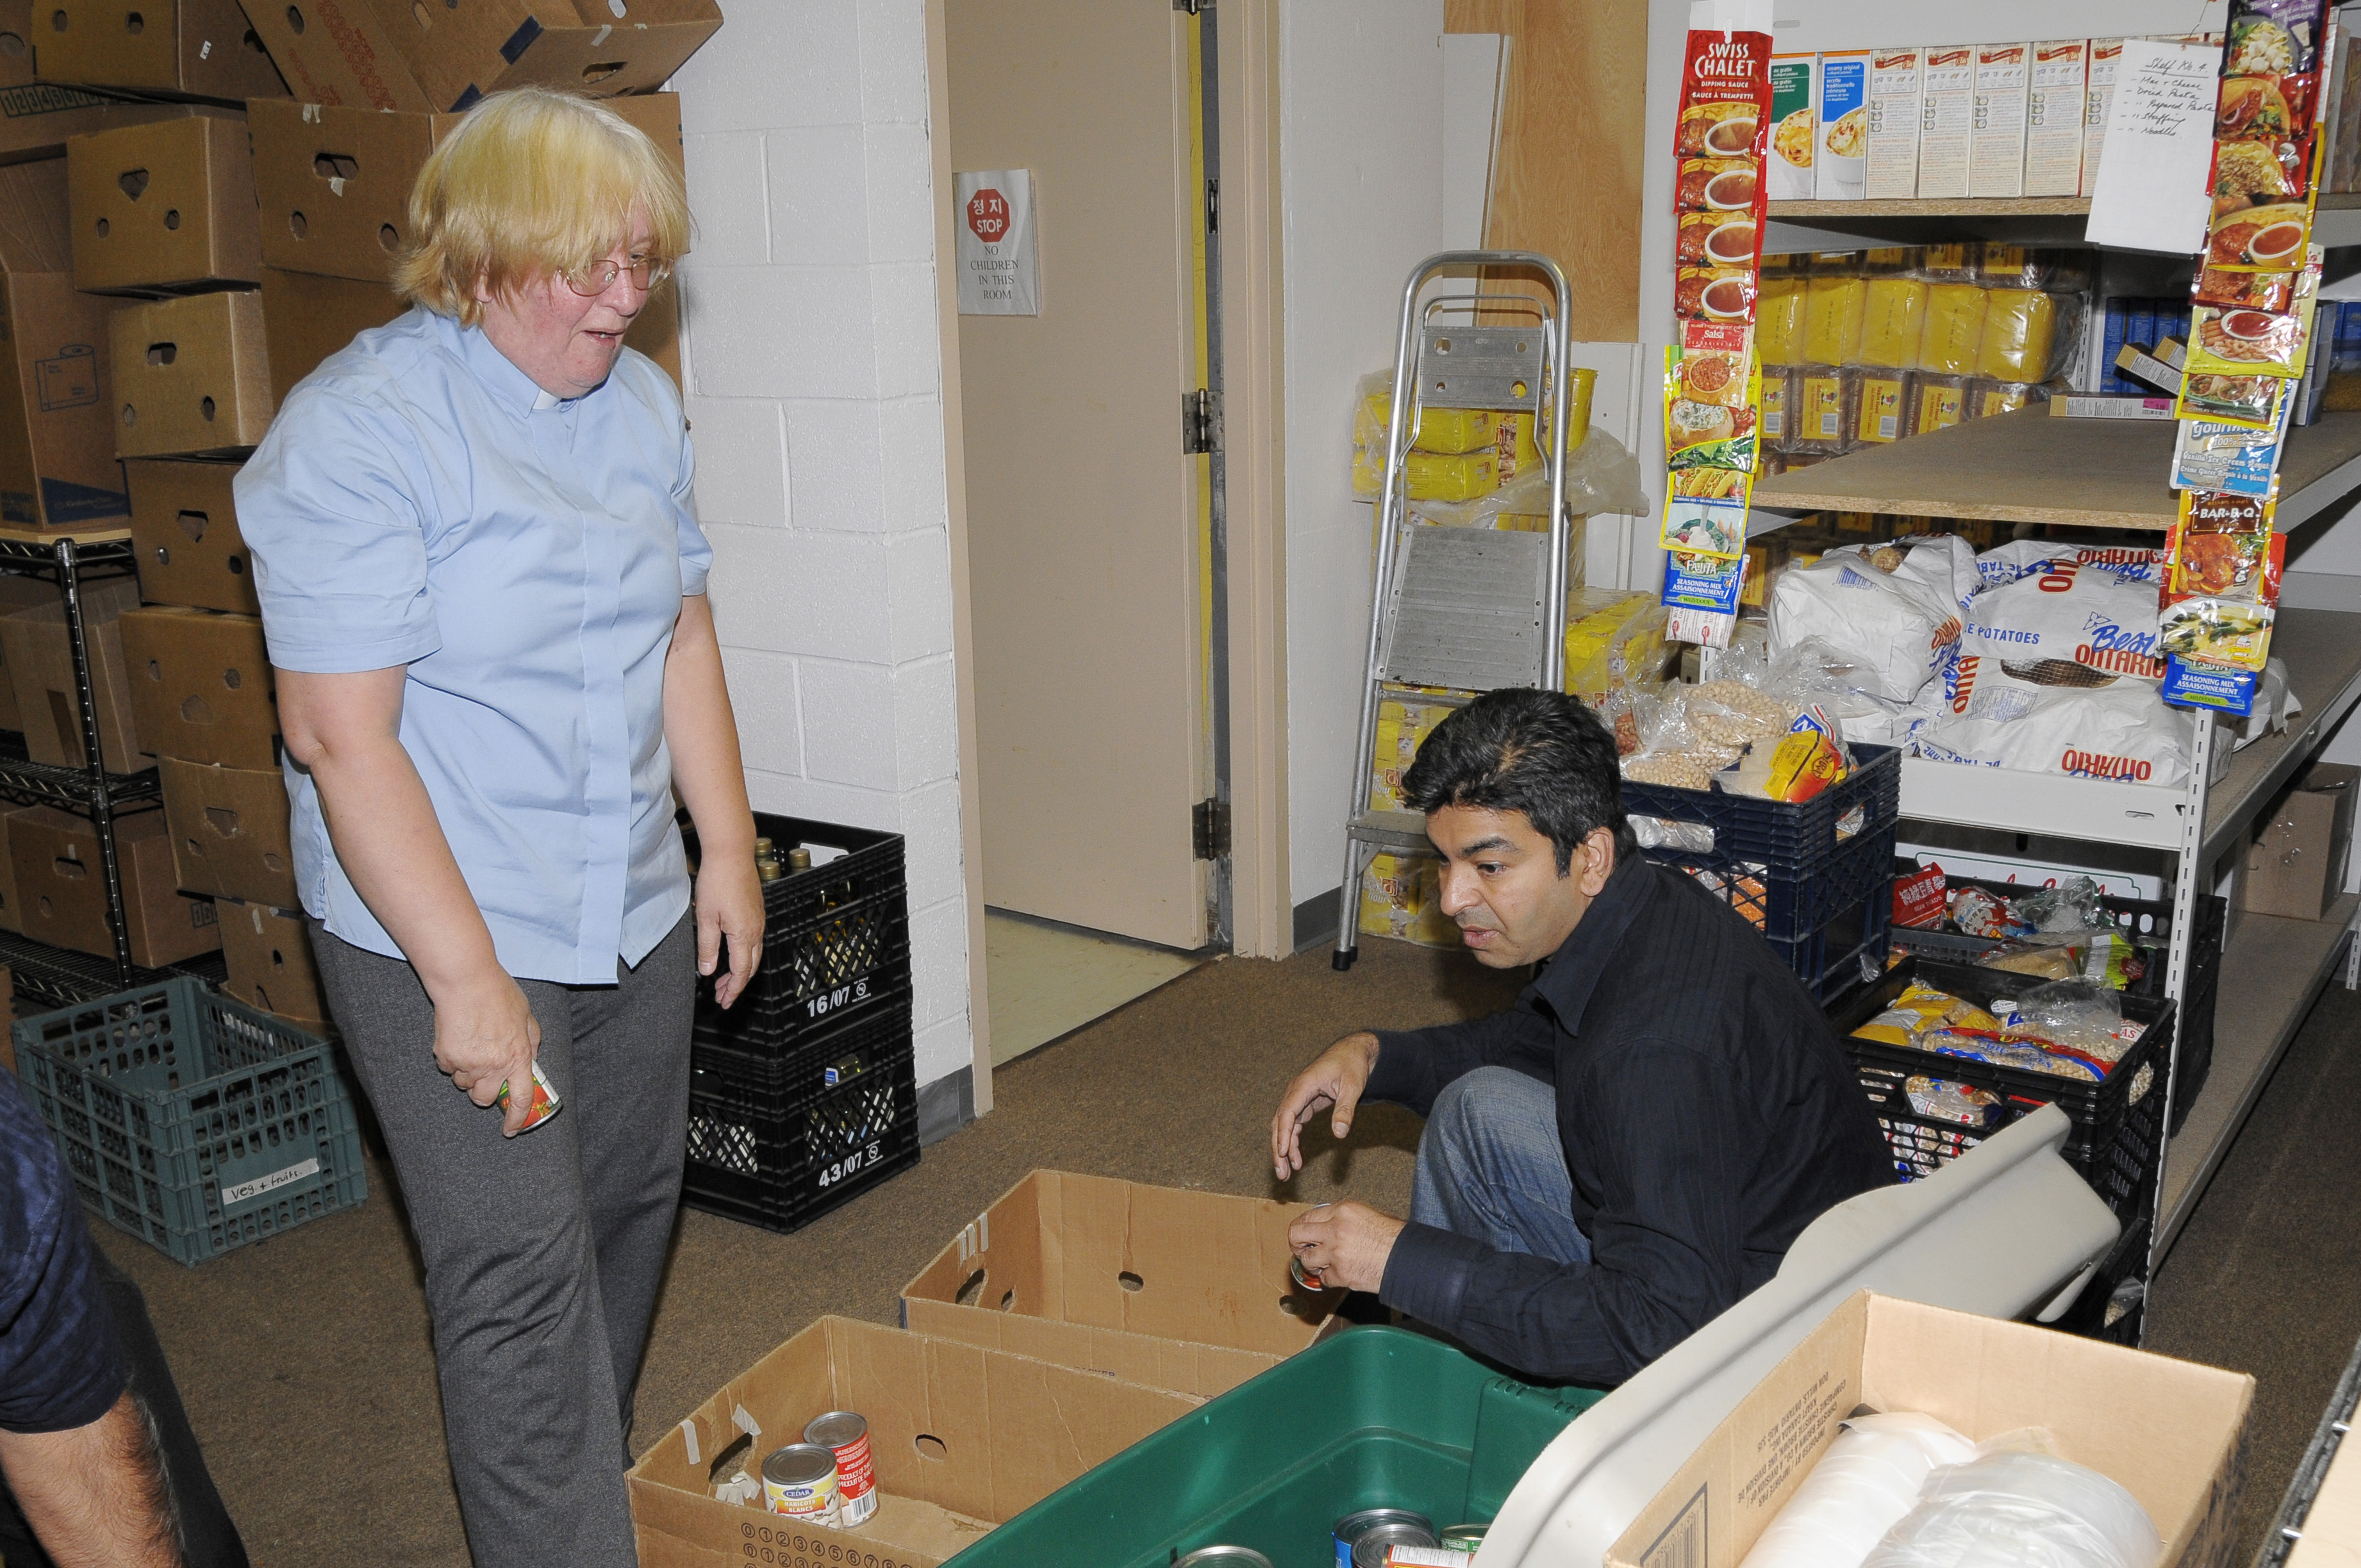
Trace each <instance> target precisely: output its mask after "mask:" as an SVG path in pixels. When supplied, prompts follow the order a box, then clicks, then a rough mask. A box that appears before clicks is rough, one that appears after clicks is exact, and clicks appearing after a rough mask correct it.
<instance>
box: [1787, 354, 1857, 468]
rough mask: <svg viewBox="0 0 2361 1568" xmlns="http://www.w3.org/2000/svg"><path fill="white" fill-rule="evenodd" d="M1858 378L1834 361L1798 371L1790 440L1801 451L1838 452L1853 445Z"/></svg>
mask: <svg viewBox="0 0 2361 1568" xmlns="http://www.w3.org/2000/svg"><path fill="white" fill-rule="evenodd" d="M1859 390H1860V387H1859V383H1858V379H1857V378H1849V377H1847V376H1846V374H1845V373H1844V371H1843V370H1841V369H1840V368H1839V367H1836V366H1833V365H1806V366H1805V367H1803V368H1802V369H1801V370H1799V371H1798V372H1797V373H1796V376H1795V390H1794V391H1793V393H1791V394H1790V396H1791V398H1792V400H1793V401H1794V403H1795V421H1794V422H1795V433H1794V434H1793V435H1791V436H1790V437H1789V438H1788V444H1790V445H1792V446H1794V447H1795V448H1796V449H1797V450H1799V451H1805V452H1826V453H1837V452H1846V451H1850V449H1851V446H1852V421H1853V412H1854V404H1853V402H1852V399H1853V397H1854V395H1855V394H1856V393H1857V392H1858V391H1859Z"/></svg>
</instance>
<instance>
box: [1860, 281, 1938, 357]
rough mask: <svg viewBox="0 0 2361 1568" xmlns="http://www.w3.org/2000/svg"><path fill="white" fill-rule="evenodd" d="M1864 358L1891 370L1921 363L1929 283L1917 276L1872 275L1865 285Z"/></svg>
mask: <svg viewBox="0 0 2361 1568" xmlns="http://www.w3.org/2000/svg"><path fill="white" fill-rule="evenodd" d="M1864 288H1865V290H1866V291H1867V300H1866V303H1865V305H1864V307H1863V309H1862V312H1861V353H1860V356H1859V358H1860V362H1861V364H1863V365H1875V366H1878V367H1881V368H1883V369H1888V370H1910V369H1915V368H1916V367H1917V364H1918V340H1919V338H1920V337H1921V336H1923V335H1924V334H1925V333H1926V329H1927V285H1926V284H1924V283H1922V282H1920V281H1919V280H1916V278H1872V279H1870V280H1868V282H1867V283H1866V284H1865V285H1864Z"/></svg>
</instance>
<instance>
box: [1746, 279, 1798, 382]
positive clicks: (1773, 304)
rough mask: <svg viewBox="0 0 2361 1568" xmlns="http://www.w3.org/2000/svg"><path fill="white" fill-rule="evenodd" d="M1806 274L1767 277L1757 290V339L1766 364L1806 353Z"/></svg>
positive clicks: (1784, 362)
mask: <svg viewBox="0 0 2361 1568" xmlns="http://www.w3.org/2000/svg"><path fill="white" fill-rule="evenodd" d="M1806 282H1807V280H1806V279H1803V278H1792V277H1791V278H1765V279H1763V281H1762V282H1761V283H1760V284H1759V285H1757V286H1756V288H1755V291H1754V343H1755V347H1756V348H1757V349H1758V350H1759V351H1760V352H1761V354H1762V356H1763V364H1765V365H1794V364H1796V363H1798V362H1799V361H1800V360H1802V358H1803V357H1804V291H1805V287H1806Z"/></svg>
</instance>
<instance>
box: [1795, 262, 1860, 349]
mask: <svg viewBox="0 0 2361 1568" xmlns="http://www.w3.org/2000/svg"><path fill="white" fill-rule="evenodd" d="M1868 305H1869V280H1867V279H1865V278H1814V279H1812V280H1810V282H1809V284H1808V285H1807V286H1806V291H1805V294H1804V357H1805V358H1806V359H1808V360H1810V361H1811V362H1812V363H1814V364H1816V365H1850V364H1851V363H1852V362H1853V361H1854V360H1855V359H1856V358H1858V357H1860V355H1861V317H1862V313H1863V312H1864V311H1865V310H1866V309H1867V308H1868Z"/></svg>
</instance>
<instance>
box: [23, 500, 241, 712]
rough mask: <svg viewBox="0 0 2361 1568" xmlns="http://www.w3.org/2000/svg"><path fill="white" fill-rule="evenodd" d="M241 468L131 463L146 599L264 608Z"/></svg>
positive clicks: (134, 538)
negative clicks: (239, 485)
mask: <svg viewBox="0 0 2361 1568" xmlns="http://www.w3.org/2000/svg"><path fill="white" fill-rule="evenodd" d="M240 466H242V465H241V464H240V463H238V462H236V461H235V460H225V459H222V458H218V457H210V458H208V457H183V458H156V457H142V458H139V459H137V461H134V462H130V463H126V464H125V465H124V466H123V477H124V478H125V479H126V480H127V481H128V482H129V484H130V486H131V544H132V549H133V550H134V552H135V553H136V554H137V556H138V560H139V593H140V597H141V598H145V599H147V600H148V602H149V603H151V604H185V605H192V606H194V607H195V608H197V609H220V610H227V611H229V612H230V613H232V614H235V615H260V614H261V613H262V603H261V601H260V600H259V599H258V598H255V595H254V575H253V572H252V571H251V570H250V569H249V564H248V562H247V555H246V541H245V540H244V539H243V538H241V537H239V534H238V532H237V498H236V493H235V492H234V491H233V490H232V489H231V485H232V484H233V482H234V481H236V478H237V471H238V469H239V467H240ZM5 728H7V727H6V726H5V725H0V729H5Z"/></svg>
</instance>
